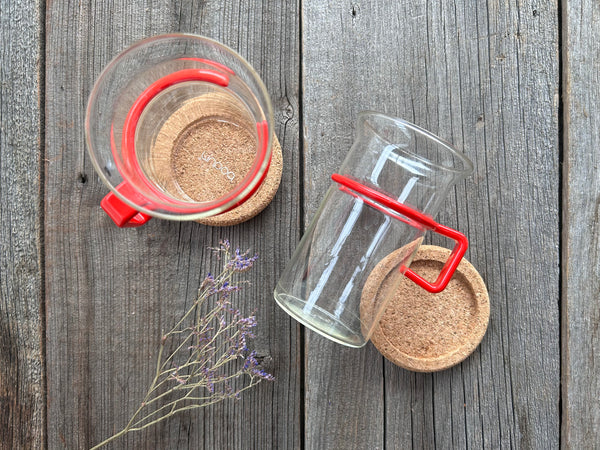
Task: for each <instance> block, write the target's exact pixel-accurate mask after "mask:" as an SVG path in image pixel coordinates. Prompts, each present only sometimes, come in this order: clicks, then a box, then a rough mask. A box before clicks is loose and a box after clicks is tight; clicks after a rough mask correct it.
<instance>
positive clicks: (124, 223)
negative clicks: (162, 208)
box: [100, 182, 152, 228]
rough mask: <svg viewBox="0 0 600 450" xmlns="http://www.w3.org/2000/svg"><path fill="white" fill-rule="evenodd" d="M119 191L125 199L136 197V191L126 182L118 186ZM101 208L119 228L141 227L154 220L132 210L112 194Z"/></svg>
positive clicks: (106, 198) (103, 201) (109, 194)
mask: <svg viewBox="0 0 600 450" xmlns="http://www.w3.org/2000/svg"><path fill="white" fill-rule="evenodd" d="M117 191H119V192H120V193H121V194H122V195H123V196H125V197H131V196H132V195H135V190H134V189H133V188H132V187H131V186H129V185H128V184H127V183H125V182H123V183H121V184H119V185H118V186H117ZM100 206H101V207H102V209H103V210H104V211H105V212H106V214H108V215H109V216H110V218H111V219H112V220H113V222H115V224H116V225H117V226H118V227H119V228H132V227H139V226H140V225H144V224H145V223H146V222H148V221H149V220H150V219H151V218H152V217H151V216H149V215H148V214H144V213H141V212H139V211H137V210H136V209H134V208H132V207H131V206H129V205H128V204H127V203H125V202H124V201H123V200H121V199H120V198H119V197H117V196H116V195H115V194H114V193H112V192H110V193H108V194H107V195H106V196H105V197H104V198H103V199H102V201H101V202H100Z"/></svg>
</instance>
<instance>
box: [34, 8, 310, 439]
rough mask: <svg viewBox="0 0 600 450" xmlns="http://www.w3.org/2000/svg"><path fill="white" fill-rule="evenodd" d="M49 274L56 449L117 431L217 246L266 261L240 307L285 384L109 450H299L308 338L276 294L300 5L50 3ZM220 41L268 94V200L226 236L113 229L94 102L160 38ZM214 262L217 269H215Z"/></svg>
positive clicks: (292, 143) (294, 153) (287, 210)
mask: <svg viewBox="0 0 600 450" xmlns="http://www.w3.org/2000/svg"><path fill="white" fill-rule="evenodd" d="M47 23H48V39H47V55H48V61H47V108H46V110H47V120H46V136H47V152H48V160H49V162H48V168H47V173H46V186H47V189H46V204H47V215H46V227H45V229H46V243H47V247H46V248H47V253H46V261H47V264H46V270H47V272H46V274H47V283H46V290H47V317H48V319H47V342H48V343H47V347H48V369H47V372H48V417H49V420H48V443H49V446H50V447H51V448H86V447H89V446H91V445H92V444H95V443H98V442H100V441H101V440H103V439H104V438H106V437H108V436H109V435H110V434H112V433H114V432H115V431H118V430H119V429H120V428H122V427H123V426H124V425H125V423H126V421H127V419H128V417H129V415H130V414H131V413H132V412H133V410H134V409H135V408H136V407H137V405H138V404H139V402H140V401H141V398H142V395H143V393H144V392H145V389H146V388H147V386H148V384H149V382H150V375H151V374H152V371H153V369H154V364H155V358H156V351H157V349H158V339H159V336H160V331H161V329H166V328H168V327H170V326H171V325H172V324H173V323H174V322H175V320H176V318H178V316H180V315H181V314H182V313H183V311H185V309H186V308H187V307H188V306H189V304H190V301H191V300H192V298H193V297H194V295H195V292H196V290H197V288H198V286H199V284H200V282H201V280H202V279H203V278H204V276H205V274H206V272H208V271H210V270H213V269H214V261H212V260H211V257H210V252H209V251H208V250H207V247H208V246H214V245H216V244H217V242H218V241H219V239H221V238H229V239H230V240H231V242H232V243H234V244H237V245H239V246H240V247H242V248H251V249H252V250H254V251H256V252H258V253H259V254H260V255H261V259H260V260H259V264H257V266H256V268H255V269H254V270H253V271H252V272H250V274H249V276H250V281H251V285H250V286H249V287H247V288H246V290H245V291H244V295H243V297H240V298H239V299H238V301H239V302H240V307H241V308H242V309H243V310H244V311H247V312H250V311H252V310H256V314H257V317H258V321H259V327H258V335H259V337H258V338H257V339H256V340H255V342H254V347H255V349H256V351H257V352H258V354H259V355H260V356H262V357H263V358H264V360H265V361H267V362H270V363H269V365H268V367H267V368H268V369H269V370H271V371H272V372H273V373H274V375H275V376H276V378H277V381H276V382H275V383H263V384H261V385H259V386H258V387H257V389H255V390H253V391H250V392H247V393H246V394H245V395H244V396H243V397H242V399H241V400H240V401H238V402H235V404H234V403H224V404H221V405H219V406H216V407H211V408H209V409H206V410H205V411H198V412H196V413H193V414H182V415H180V416H177V417H175V418H173V420H169V421H168V422H164V423H162V424H160V425H158V426H156V427H153V428H150V429H147V430H145V431H143V432H139V433H137V434H135V433H133V434H130V435H128V436H127V437H126V438H124V439H122V440H121V441H119V442H118V443H117V444H116V445H115V448H152V449H153V448H207V449H213V448H249V447H253V448H297V447H299V446H300V440H301V439H302V435H301V431H300V430H301V414H300V411H301V404H300V402H301V400H300V389H301V383H302V379H301V378H300V375H301V373H302V370H301V364H302V360H301V358H300V355H301V349H300V348H299V347H298V342H299V341H298V337H299V327H298V325H297V324H296V323H294V322H292V321H291V319H289V318H288V317H287V315H285V313H283V312H282V311H280V310H279V309H278V308H277V306H276V305H275V302H274V301H273V300H272V291H273V288H274V285H275V282H276V280H277V278H278V276H279V271H280V270H281V268H282V266H283V264H284V262H285V260H287V258H288V257H289V256H290V253H291V251H292V249H293V247H294V246H295V243H296V242H297V240H298V237H299V236H298V229H299V227H298V222H299V220H300V218H299V183H300V181H299V176H298V171H299V167H300V160H299V149H298V117H299V114H298V93H299V75H298V68H299V47H298V45H299V44H298V36H299V33H298V4H297V3H294V2H289V3H286V4H284V5H281V4H280V3H279V2H276V1H270V2H264V3H261V2H258V1H256V2H254V1H253V2H242V1H234V2H226V3H223V2H220V1H197V2H188V1H173V2H158V1H147V2H144V1H136V2H129V1H121V0H117V1H114V2H110V3H106V2H102V1H97V2H91V3H85V4H79V3H70V2H69V3H67V2H52V3H50V4H49V7H48V20H47ZM173 31H182V32H194V33H197V34H202V35H205V36H209V37H213V38H216V39H218V40H220V41H221V42H223V43H225V44H227V45H229V46H231V47H232V48H234V49H235V50H237V51H239V52H240V53H241V54H242V56H244V57H246V58H247V59H248V60H249V62H250V63H251V64H252V65H253V66H254V67H255V68H256V69H257V71H258V72H259V74H260V75H261V76H262V78H263V80H264V81H265V83H266V85H267V89H268V90H269V92H270V94H271V96H272V100H273V103H274V109H275V119H276V130H275V131H276V133H277V134H278V137H279V140H280V142H281V144H282V146H283V153H284V166H285V170H284V175H283V180H282V185H281V188H280V191H279V192H278V194H277V195H276V197H275V200H274V202H273V203H272V204H271V205H270V206H269V207H268V208H267V209H266V210H265V211H264V212H263V213H262V214H261V215H259V216H258V217H256V218H255V219H253V220H251V221H249V222H247V223H244V224H241V225H238V226H236V227H232V228H224V229H220V228H210V227H206V226H202V225H199V224H196V223H176V222H168V221H161V220H152V221H151V222H150V223H148V224H147V225H146V226H144V227H143V228H140V229H123V230H120V229H117V228H116V227H115V226H114V225H113V224H112V222H111V221H110V219H109V218H108V217H107V216H106V215H105V214H104V213H103V212H102V211H101V210H100V208H99V202H100V200H101V198H102V196H103V195H104V194H105V193H106V192H107V189H106V188H105V187H104V186H103V185H102V184H101V182H100V180H99V179H98V177H97V176H96V175H95V173H94V171H93V168H92V166H91V164H90V161H89V159H88V157H87V154H86V149H85V144H84V133H83V129H82V124H83V120H84V108H85V104H86V100H87V96H88V94H89V91H90V89H91V87H92V84H93V82H94V79H95V78H96V77H97V76H98V75H99V73H100V71H101V69H102V68H103V67H104V66H105V65H106V64H107V63H108V61H109V60H110V59H111V58H112V57H113V56H115V55H116V54H117V53H118V52H119V51H120V50H122V49H124V48H125V47H126V46H128V45H129V44H131V43H133V42H134V41H135V40H138V39H140V38H143V37H147V36H150V35H154V34H159V33H162V32H173ZM211 261H212V262H211Z"/></svg>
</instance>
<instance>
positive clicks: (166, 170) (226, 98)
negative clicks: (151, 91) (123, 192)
mask: <svg viewBox="0 0 600 450" xmlns="http://www.w3.org/2000/svg"><path fill="white" fill-rule="evenodd" d="M223 119H225V120H223ZM254 128H256V124H255V122H254V121H253V119H252V117H251V116H250V114H249V113H248V111H247V110H245V109H244V108H243V106H242V105H241V104H240V103H239V101H237V99H236V98H234V97H232V96H230V95H226V94H225V93H223V92H211V93H207V94H204V95H201V96H199V97H196V98H193V99H190V100H188V101H187V102H185V103H184V104H183V105H182V106H181V107H180V108H179V109H177V110H176V111H175V112H174V113H173V114H171V115H170V117H169V118H168V120H166V121H165V123H164V124H163V126H162V127H161V128H160V130H159V131H158V133H157V137H156V140H155V143H154V145H153V148H152V152H151V155H152V156H151V160H152V161H151V170H152V173H151V175H152V178H153V179H154V180H155V181H156V182H157V184H159V185H160V186H161V187H162V188H163V189H164V190H165V191H166V192H169V193H170V194H171V195H173V196H175V197H177V198H181V199H183V200H196V201H210V200H214V199H217V198H219V197H221V196H223V195H225V194H227V192H228V191H229V190H230V189H232V188H233V186H235V183H237V181H236V180H238V179H239V177H243V176H245V174H246V173H247V172H248V171H249V170H250V169H251V167H252V165H253V163H254V158H255V155H256V140H255V138H254V137H252V134H251V133H249V132H248V131H247V130H252V129H254ZM216 149H218V150H216ZM271 154H272V156H271V165H270V166H269V171H268V172H267V175H266V177H265V179H264V180H263V183H262V184H261V186H260V187H259V188H258V190H257V191H256V192H255V194H254V195H253V196H252V197H250V198H249V199H248V200H247V201H245V202H244V203H243V204H241V205H240V206H238V207H237V208H234V209H232V210H231V211H228V212H226V213H223V214H219V215H216V216H212V217H206V218H203V219H200V220H197V222H199V223H202V224H204V225H211V226H227V225H236V224H239V223H241V222H245V221H247V220H249V219H251V218H252V217H254V216H256V215H257V214H258V213H260V212H261V211H262V210H263V209H264V208H265V207H266V206H267V205H268V204H269V203H270V202H271V200H273V197H274V196H275V193H276V192H277V189H278V188H279V183H280V181H281V175H282V171H283V155H282V151H281V145H280V144H279V141H278V140H277V136H275V135H273V144H272V153H271ZM203 161H205V162H206V161H213V162H215V161H218V164H219V169H220V171H219V172H215V170H214V167H212V166H215V164H216V163H215V164H213V165H212V166H211V164H204V163H203ZM211 167H212V169H213V170H211ZM215 167H216V166H215Z"/></svg>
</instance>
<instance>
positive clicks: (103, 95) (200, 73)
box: [85, 34, 274, 227]
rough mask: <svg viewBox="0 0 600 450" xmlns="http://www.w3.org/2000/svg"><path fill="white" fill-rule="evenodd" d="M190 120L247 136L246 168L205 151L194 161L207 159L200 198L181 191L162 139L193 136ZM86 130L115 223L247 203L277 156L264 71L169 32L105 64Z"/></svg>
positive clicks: (215, 46)
mask: <svg viewBox="0 0 600 450" xmlns="http://www.w3.org/2000/svg"><path fill="white" fill-rule="evenodd" d="M192 103H193V104H192ZM189 105H192V106H191V107H188V106H189ZM192 111H193V112H192ZM190 114H192V115H193V114H196V115H197V116H198V120H196V119H195V117H191V116H190ZM186 120H187V122H189V123H188V124H187V125H189V127H200V126H207V124H208V122H207V121H217V122H218V123H227V124H230V125H232V126H234V127H240V129H242V128H243V129H244V130H245V131H244V133H247V135H248V139H249V142H250V144H249V146H250V148H251V153H250V154H249V155H247V157H246V160H247V164H246V165H245V166H244V167H243V170H240V172H236V173H234V172H233V171H232V170H231V168H228V167H227V166H226V164H225V163H224V162H223V161H220V160H219V158H218V157H216V156H215V155H213V154H210V153H209V152H207V153H202V155H201V157H200V158H196V157H195V156H194V157H193V158H188V159H189V161H188V163H189V162H190V161H191V163H193V164H200V163H204V164H205V166H206V167H205V168H203V169H202V170H203V172H202V174H203V176H204V177H205V178H204V179H202V180H200V181H199V183H201V184H203V185H204V186H206V189H209V188H210V189H209V191H207V192H205V193H203V194H202V198H200V197H192V196H190V195H189V190H187V191H186V189H184V188H182V186H181V183H180V181H181V179H180V178H178V173H181V170H183V169H180V172H178V171H177V170H178V169H177V168H174V167H172V166H173V164H172V161H170V157H169V155H168V154H167V153H168V152H169V151H174V150H172V149H167V148H166V147H165V145H163V144H164V142H169V143H170V144H172V145H175V144H174V142H175V141H176V140H177V139H183V138H180V136H182V135H186V136H187V135H190V133H191V131H190V132H187V131H186V130H188V128H189V127H187V128H185V129H184V127H183V126H182V125H181V124H182V123H186ZM202 121H204V122H206V123H204V122H202ZM200 122H202V123H200ZM203 124H204V125H203ZM187 125H186V126H187ZM236 129H237V128H236ZM85 132H86V139H87V144H88V150H89V154H90V157H91V160H92V163H93V165H94V168H95V170H96V172H97V173H98V175H99V176H100V179H101V180H102V181H103V182H104V183H105V184H106V185H107V186H108V187H109V188H110V190H111V193H109V194H108V195H107V196H106V197H105V198H104V199H103V200H102V202H101V206H102V208H103V209H104V210H105V211H106V212H107V213H108V214H109V215H110V216H111V218H112V219H113V220H114V222H115V223H116V224H117V225H118V226H120V227H134V226H139V225H142V224H143V223H145V222H146V221H148V220H149V219H150V218H151V217H153V216H154V217H159V218H163V219H172V220H198V219H202V218H205V217H210V216H214V215H217V214H221V213H224V212H227V211H229V210H231V209H233V208H235V207H237V206H239V205H241V204H242V203H243V202H245V201H246V200H248V199H249V198H250V197H251V196H252V194H254V193H255V192H256V190H257V189H258V188H259V187H260V185H261V184H262V182H263V181H264V179H265V177H266V174H267V171H268V170H269V166H270V163H271V151H272V143H273V139H274V135H273V108H272V105H271V100H270V98H269V94H268V93H267V90H266V88H265V86H264V84H263V83H262V81H261V79H260V77H259V76H258V75H257V73H256V72H255V71H254V69H253V68H252V67H251V66H250V64H248V62H246V60H244V59H243V58H242V57H241V56H240V55H238V54H237V53H235V52H234V51H233V50H231V49H229V48H228V47H226V46H224V45H222V44H220V43H218V42H216V41H213V40H211V39H208V38H204V37H200V36H194V35H186V34H168V35H161V36H155V37H152V38H148V39H145V40H143V41H140V42H138V43H136V44H134V45H133V46H131V47H130V48H128V49H126V50H125V51H123V52H122V53H121V54H119V55H118V56H117V57H116V58H115V59H114V60H113V61H111V62H110V63H109V64H108V66H107V67H106V68H105V69H104V71H103V72H102V74H101V75H100V77H99V78H98V80H97V81H96V83H95V85H94V87H93V89H92V92H91V94H90V98H89V102H88V107H87V112H86V119H85ZM186 133H187V134H186ZM163 141H164V142H163ZM184 144H185V145H184ZM192 144H193V142H192V143H191V144H190V143H189V142H187V143H182V148H183V147H185V146H186V145H188V146H189V145H192ZM231 158H235V156H234V155H231ZM238 166H239V163H238ZM193 170H201V169H197V168H194V169H193ZM219 183H220V184H219ZM215 186H219V188H216V187H215ZM211 189H212V190H211Z"/></svg>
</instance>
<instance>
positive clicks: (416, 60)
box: [302, 0, 560, 448]
mask: <svg viewBox="0 0 600 450" xmlns="http://www.w3.org/2000/svg"><path fill="white" fill-rule="evenodd" d="M302 11H303V20H302V23H303V35H302V55H303V61H302V63H303V85H302V88H303V92H304V98H303V106H304V107H303V119H304V127H305V129H306V130H307V142H306V144H307V147H306V156H305V179H304V182H305V192H306V194H305V198H306V208H305V210H306V217H305V220H306V222H307V223H308V221H309V220H310V219H311V217H312V216H313V214H314V212H315V211H316V209H317V207H318V204H319V202H320V200H321V198H322V196H323V194H324V192H325V190H326V188H327V187H328V186H329V184H330V179H329V177H330V175H331V173H333V172H334V171H336V170H337V169H338V167H339V166H340V164H341V162H342V160H343V158H344V155H345V153H346V152H347V150H348V149H349V148H350V146H351V144H352V140H353V132H354V124H355V123H356V117H357V113H358V112H360V111H361V110H367V109H372V110H377V111H381V112H385V113H388V114H391V115H395V116H398V117H402V118H405V119H407V120H409V121H413V122H415V123H417V124H418V125H421V126H423V127H425V128H427V129H429V130H430V131H432V132H434V133H436V134H438V135H439V136H441V137H442V138H444V139H446V140H448V141H450V142H452V143H453V144H454V145H455V146H456V147H458V148H459V149H461V150H462V151H464V153H465V154H466V155H467V156H468V157H469V158H470V159H471V160H472V161H473V162H474V164H475V172H474V174H473V175H472V176H471V177H470V178H469V179H468V180H467V181H466V182H464V183H461V184H459V185H458V186H457V187H456V189H455V190H454V191H453V192H451V193H450V195H449V196H448V198H447V200H446V202H445V203H444V205H443V208H442V211H441V212H440V213H439V214H438V216H437V219H438V221H440V222H441V223H444V224H447V225H449V226H453V227H456V228H458V229H459V230H461V231H463V232H465V233H466V234H467V236H468V237H469V240H470V250H469V252H468V253H467V257H468V259H469V260H470V261H471V262H472V263H473V264H474V265H475V267H477V269H478V270H479V271H480V273H481V274H482V276H483V278H484V280H485V281H486V284H487V286H488V290H489V294H490V301H491V309H492V311H491V320H490V325H489V329H488V332H487V335H486V337H485V338H484V340H483V342H482V344H481V346H480V348H479V349H477V350H476V351H475V353H474V354H473V355H472V356H471V357H470V358H469V359H467V360H466V361H465V362H464V363H462V364H460V365H459V366H456V367H454V368H452V369H450V370H447V371H444V372H440V373H436V374H414V373H409V372H406V371H404V370H402V369H399V368H397V367H396V366H394V365H392V364H390V363H388V362H384V361H382V358H381V357H379V356H378V354H377V352H376V350H375V349H374V348H373V347H372V346H371V345H370V344H369V345H368V346H367V347H366V348H364V349H362V350H345V349H342V348H340V347H338V346H336V344H329V343H327V342H325V341H324V340H323V339H321V338H320V337H317V336H316V335H315V334H313V333H311V332H307V333H308V334H307V345H306V347H307V368H306V384H307V394H306V416H307V422H306V439H307V441H306V446H307V448H323V447H325V448H335V447H338V448H347V447H348V446H352V448H383V446H384V445H385V446H386V447H389V448H407V447H411V446H412V447H415V448H432V447H434V446H435V447H440V448H465V447H469V448H480V447H483V446H485V447H491V448H497V447H500V446H502V447H505V446H506V447H508V446H515V447H523V448H555V447H557V446H558V443H559V442H558V441H559V423H560V410H559V386H560V379H559V377H560V353H559V248H558V245H559V210H558V208H559V183H558V182H557V180H559V149H558V85H559V78H558V10H557V5H556V2H551V3H548V4H544V5H539V4H537V3H534V2H530V1H526V2H525V3H520V4H519V5H517V4H514V3H512V2H511V3H489V2H483V1H478V2H476V3H472V2H457V3H447V2H434V3H431V2H426V1H418V2H382V1H380V2H377V1H372V2H368V1H361V2H354V3H353V4H350V3H344V4H341V5H335V4H333V3H330V4H324V3H323V2H320V1H316V0H307V1H305V2H303V7H302ZM433 242H434V243H438V244H443V245H448V244H447V243H445V242H444V241H438V240H435V239H434V240H433ZM391 250H392V249H390V251H391ZM384 417H385V419H384ZM384 420H385V422H384Z"/></svg>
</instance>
